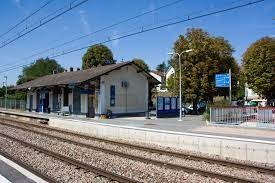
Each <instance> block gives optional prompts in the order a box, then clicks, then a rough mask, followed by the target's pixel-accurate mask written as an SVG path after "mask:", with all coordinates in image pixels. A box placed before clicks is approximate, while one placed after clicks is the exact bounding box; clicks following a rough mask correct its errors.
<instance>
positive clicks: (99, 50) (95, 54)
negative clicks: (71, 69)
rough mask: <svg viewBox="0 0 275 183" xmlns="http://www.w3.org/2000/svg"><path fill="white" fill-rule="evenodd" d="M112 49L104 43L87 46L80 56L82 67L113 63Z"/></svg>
mask: <svg viewBox="0 0 275 183" xmlns="http://www.w3.org/2000/svg"><path fill="white" fill-rule="evenodd" d="M115 63H116V61H115V60H114V59H113V53H112V51H111V50H110V49H109V48H108V47H107V46H105V45H102V44H96V45H93V46H91V47H89V48H88V50H87V52H86V53H85V54H84V55H83V57H82V69H89V68H92V67H97V66H99V65H102V66H103V65H109V64H115Z"/></svg>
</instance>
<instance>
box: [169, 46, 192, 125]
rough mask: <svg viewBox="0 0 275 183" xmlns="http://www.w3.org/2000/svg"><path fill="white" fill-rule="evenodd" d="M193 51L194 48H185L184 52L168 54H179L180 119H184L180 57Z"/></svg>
mask: <svg viewBox="0 0 275 183" xmlns="http://www.w3.org/2000/svg"><path fill="white" fill-rule="evenodd" d="M191 51H193V49H189V50H184V51H183V52H181V53H173V52H171V53H168V55H177V56H178V57H179V69H180V75H179V77H180V84H179V88H180V91H179V92H180V93H179V95H180V111H179V113H180V119H179V121H182V101H181V99H182V94H181V59H180V57H181V55H182V54H184V53H189V52H191Z"/></svg>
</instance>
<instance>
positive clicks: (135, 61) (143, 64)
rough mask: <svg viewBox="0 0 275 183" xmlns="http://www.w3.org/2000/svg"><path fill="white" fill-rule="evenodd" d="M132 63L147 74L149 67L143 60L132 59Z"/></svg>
mask: <svg viewBox="0 0 275 183" xmlns="http://www.w3.org/2000/svg"><path fill="white" fill-rule="evenodd" d="M132 62H134V63H135V64H137V65H138V66H139V67H140V68H142V69H143V70H145V71H147V72H149V71H150V69H149V66H148V65H147V64H146V63H145V62H144V60H142V59H139V58H134V59H133V60H132Z"/></svg>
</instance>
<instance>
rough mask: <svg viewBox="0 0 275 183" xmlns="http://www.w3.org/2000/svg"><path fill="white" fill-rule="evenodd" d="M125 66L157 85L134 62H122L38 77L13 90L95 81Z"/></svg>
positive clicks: (154, 80) (153, 79)
mask: <svg viewBox="0 0 275 183" xmlns="http://www.w3.org/2000/svg"><path fill="white" fill-rule="evenodd" d="M126 65H134V66H135V67H137V70H138V72H142V74H144V75H145V76H146V77H147V78H148V79H149V82H150V83H153V84H159V81H157V80H156V79H155V78H154V77H152V76H151V75H150V74H149V73H148V72H146V71H144V70H143V69H142V68H140V67H139V66H138V65H136V64H135V63H134V62H123V63H118V64H111V65H106V66H98V67H93V68H91V69H87V70H80V71H74V72H63V73H58V74H51V75H47V76H43V77H39V78H37V79H34V80H31V81H29V82H26V83H23V84H20V85H17V86H15V87H14V88H13V89H14V90H22V89H28V88H39V87H46V86H59V85H69V84H71V83H74V84H79V83H82V82H84V81H87V80H90V79H95V78H97V77H99V76H102V75H104V74H108V73H109V72H112V71H114V70H116V69H119V68H121V67H124V66H126Z"/></svg>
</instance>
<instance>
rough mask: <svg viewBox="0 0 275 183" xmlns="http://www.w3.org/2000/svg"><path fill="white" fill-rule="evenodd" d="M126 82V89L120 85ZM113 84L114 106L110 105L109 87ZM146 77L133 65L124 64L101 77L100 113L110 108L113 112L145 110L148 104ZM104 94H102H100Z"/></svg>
mask: <svg viewBox="0 0 275 183" xmlns="http://www.w3.org/2000/svg"><path fill="white" fill-rule="evenodd" d="M122 81H127V82H128V87H127V89H126V88H124V87H122V86H121V82H122ZM111 85H115V106H110V87H111ZM147 85H148V80H147V78H146V77H145V76H144V75H143V74H142V73H138V72H137V69H136V68H135V67H133V66H125V67H122V68H121V69H119V70H114V71H112V72H111V73H109V74H108V75H104V76H102V77H101V88H100V89H101V90H100V98H101V101H100V102H101V104H100V105H101V114H103V113H106V112H107V109H110V110H111V111H112V112H113V113H136V112H145V111H146V110H147V105H148V89H146V87H147ZM146 90H147V91H146ZM102 94H104V96H102Z"/></svg>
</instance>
